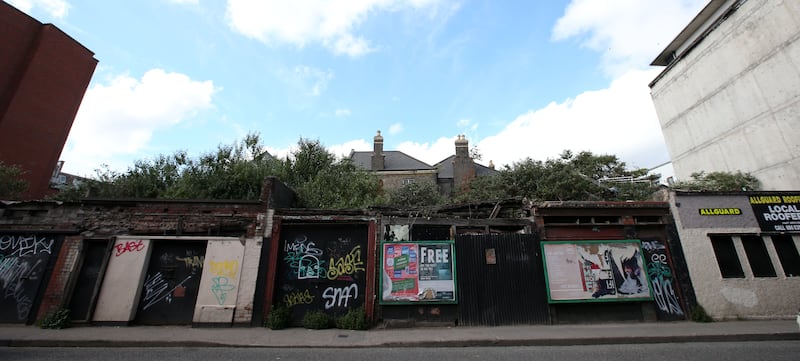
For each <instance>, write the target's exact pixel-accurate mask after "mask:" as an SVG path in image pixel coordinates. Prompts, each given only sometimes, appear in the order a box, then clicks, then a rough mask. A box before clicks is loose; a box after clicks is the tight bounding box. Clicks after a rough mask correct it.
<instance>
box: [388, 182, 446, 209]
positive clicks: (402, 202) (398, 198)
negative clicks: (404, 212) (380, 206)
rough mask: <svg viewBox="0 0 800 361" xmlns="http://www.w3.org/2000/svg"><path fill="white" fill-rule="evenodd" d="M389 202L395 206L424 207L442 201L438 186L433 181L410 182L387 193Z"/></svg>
mask: <svg viewBox="0 0 800 361" xmlns="http://www.w3.org/2000/svg"><path fill="white" fill-rule="evenodd" d="M388 198H389V203H390V204H392V205H395V206H416V207H426V206H435V205H439V204H442V203H444V201H445V200H444V198H443V197H442V196H441V195H440V194H439V187H438V186H437V185H436V184H435V183H433V182H412V183H408V184H405V185H403V186H402V187H400V188H397V189H394V190H392V191H391V192H390V193H389V197H388Z"/></svg>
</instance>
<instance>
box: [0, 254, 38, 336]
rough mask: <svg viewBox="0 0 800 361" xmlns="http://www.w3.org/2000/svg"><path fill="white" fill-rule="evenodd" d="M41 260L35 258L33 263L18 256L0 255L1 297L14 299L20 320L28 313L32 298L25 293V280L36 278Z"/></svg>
mask: <svg viewBox="0 0 800 361" xmlns="http://www.w3.org/2000/svg"><path fill="white" fill-rule="evenodd" d="M41 264H42V260H37V261H36V263H34V264H33V265H31V264H30V262H29V261H27V260H24V259H20V258H19V257H8V256H3V255H0V289H2V290H3V297H4V298H10V299H12V300H14V301H15V302H16V304H17V316H18V317H19V319H20V320H22V319H24V318H25V317H27V316H28V313H30V311H31V308H32V307H33V300H32V299H31V297H30V296H28V295H27V291H26V288H25V282H26V281H28V280H37V279H38V278H39V272H40V268H41Z"/></svg>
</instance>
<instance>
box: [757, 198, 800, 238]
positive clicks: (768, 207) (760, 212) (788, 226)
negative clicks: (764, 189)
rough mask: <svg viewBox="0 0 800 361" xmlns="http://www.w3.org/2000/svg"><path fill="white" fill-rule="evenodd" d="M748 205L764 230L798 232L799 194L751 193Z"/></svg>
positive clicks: (799, 229)
mask: <svg viewBox="0 0 800 361" xmlns="http://www.w3.org/2000/svg"><path fill="white" fill-rule="evenodd" d="M749 200H750V206H752V207H753V213H754V214H755V216H756V219H757V220H758V225H759V226H760V227H761V230H762V231H764V232H800V194H793V195H752V196H750V197H749Z"/></svg>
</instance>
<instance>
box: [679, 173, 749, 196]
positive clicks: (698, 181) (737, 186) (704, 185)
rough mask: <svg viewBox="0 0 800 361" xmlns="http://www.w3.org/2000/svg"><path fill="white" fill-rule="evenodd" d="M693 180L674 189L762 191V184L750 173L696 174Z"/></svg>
mask: <svg viewBox="0 0 800 361" xmlns="http://www.w3.org/2000/svg"><path fill="white" fill-rule="evenodd" d="M691 178H692V179H691V180H687V181H681V182H675V183H673V184H672V186H671V188H672V189H679V190H688V191H719V192H738V191H756V190H759V189H761V182H760V181H759V180H758V178H756V177H755V176H753V175H752V174H750V173H742V172H741V171H737V172H736V173H732V172H711V173H705V172H696V173H692V175H691Z"/></svg>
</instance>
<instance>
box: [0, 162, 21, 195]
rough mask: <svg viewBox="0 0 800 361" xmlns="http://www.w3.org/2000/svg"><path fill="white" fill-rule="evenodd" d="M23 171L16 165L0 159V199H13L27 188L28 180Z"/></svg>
mask: <svg viewBox="0 0 800 361" xmlns="http://www.w3.org/2000/svg"><path fill="white" fill-rule="evenodd" d="M23 174H25V171H24V170H22V168H20V167H19V166H16V165H13V164H12V165H7V164H5V163H3V162H2V161H0V199H15V198H17V197H19V196H21V195H22V193H25V191H26V190H28V182H26V181H25V180H24V179H23V178H22V175H23Z"/></svg>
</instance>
